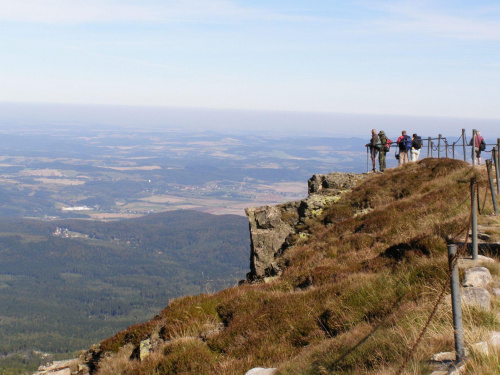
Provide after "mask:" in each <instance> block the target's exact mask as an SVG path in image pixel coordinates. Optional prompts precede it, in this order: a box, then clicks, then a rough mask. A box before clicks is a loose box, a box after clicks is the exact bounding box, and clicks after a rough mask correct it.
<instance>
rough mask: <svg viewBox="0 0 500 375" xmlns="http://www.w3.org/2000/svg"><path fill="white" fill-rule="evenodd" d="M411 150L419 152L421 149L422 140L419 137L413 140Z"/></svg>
mask: <svg viewBox="0 0 500 375" xmlns="http://www.w3.org/2000/svg"><path fill="white" fill-rule="evenodd" d="M413 148H414V149H415V150H420V149H421V148H422V138H421V137H420V136H419V135H417V136H415V138H413Z"/></svg>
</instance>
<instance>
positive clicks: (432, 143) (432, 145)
mask: <svg viewBox="0 0 500 375" xmlns="http://www.w3.org/2000/svg"><path fill="white" fill-rule="evenodd" d="M433 148H434V142H432V141H431V158H432V152H433V151H434V150H433Z"/></svg>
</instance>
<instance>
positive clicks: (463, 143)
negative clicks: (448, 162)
mask: <svg viewBox="0 0 500 375" xmlns="http://www.w3.org/2000/svg"><path fill="white" fill-rule="evenodd" d="M462 145H463V148H464V161H467V152H466V150H465V129H462Z"/></svg>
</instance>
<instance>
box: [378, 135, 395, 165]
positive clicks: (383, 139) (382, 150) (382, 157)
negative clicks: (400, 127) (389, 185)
mask: <svg viewBox="0 0 500 375" xmlns="http://www.w3.org/2000/svg"><path fill="white" fill-rule="evenodd" d="M378 138H379V140H380V144H381V145H382V147H381V148H380V151H379V153H378V166H379V170H380V172H384V171H385V154H386V153H387V152H388V151H389V149H390V145H389V146H388V143H387V136H386V135H385V133H384V131H383V130H381V131H380V132H379V133H378ZM391 143H392V142H391Z"/></svg>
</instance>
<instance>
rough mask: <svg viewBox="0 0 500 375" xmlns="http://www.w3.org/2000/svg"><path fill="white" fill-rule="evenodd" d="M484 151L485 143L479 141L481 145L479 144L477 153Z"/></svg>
mask: <svg viewBox="0 0 500 375" xmlns="http://www.w3.org/2000/svg"><path fill="white" fill-rule="evenodd" d="M484 150H486V143H484V139H483V140H481V143H480V144H479V151H484Z"/></svg>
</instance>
